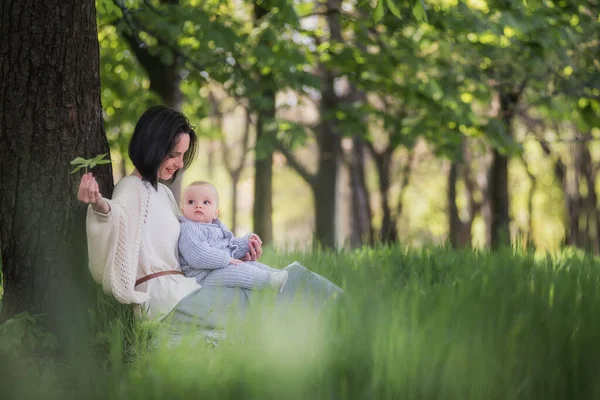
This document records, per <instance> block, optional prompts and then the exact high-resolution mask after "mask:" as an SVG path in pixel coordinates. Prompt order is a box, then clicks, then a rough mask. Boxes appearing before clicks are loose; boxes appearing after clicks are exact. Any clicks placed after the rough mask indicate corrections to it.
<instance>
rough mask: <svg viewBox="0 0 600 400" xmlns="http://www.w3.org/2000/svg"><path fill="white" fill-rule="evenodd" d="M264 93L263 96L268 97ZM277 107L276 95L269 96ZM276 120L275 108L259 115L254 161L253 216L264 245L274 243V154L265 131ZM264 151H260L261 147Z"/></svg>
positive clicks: (255, 229) (256, 229)
mask: <svg viewBox="0 0 600 400" xmlns="http://www.w3.org/2000/svg"><path fill="white" fill-rule="evenodd" d="M267 95H268V94H267V93H263V96H267ZM269 97H270V98H271V100H272V101H273V107H275V93H271V95H270V96H269ZM274 118H275V108H272V109H270V110H263V111H262V112H258V113H257V118H256V146H257V152H256V153H257V154H256V156H255V160H254V205H253V209H252V216H253V219H254V232H255V233H256V234H258V235H259V236H260V237H261V239H262V241H263V244H268V243H270V242H272V241H273V152H272V150H265V148H266V147H267V146H266V145H265V143H264V142H265V141H268V136H269V133H267V132H266V131H265V122H268V121H271V120H273V119H274ZM265 120H266V121H265ZM261 146H262V147H263V149H262V150H261V149H259V147H261Z"/></svg>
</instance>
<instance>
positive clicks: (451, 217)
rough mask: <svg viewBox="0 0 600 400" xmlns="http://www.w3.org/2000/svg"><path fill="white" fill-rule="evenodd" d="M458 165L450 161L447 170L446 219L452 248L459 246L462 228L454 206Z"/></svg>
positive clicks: (456, 208)
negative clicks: (448, 224) (448, 169)
mask: <svg viewBox="0 0 600 400" xmlns="http://www.w3.org/2000/svg"><path fill="white" fill-rule="evenodd" d="M458 166H459V163H458V162H457V161H452V162H451V164H450V171H449V172H448V189H447V194H448V221H449V223H450V226H449V227H448V236H449V239H450V244H451V245H452V248H453V249H457V248H459V247H460V236H461V235H460V234H461V229H462V222H461V220H460V217H459V215H458V207H457V206H456V182H457V180H458Z"/></svg>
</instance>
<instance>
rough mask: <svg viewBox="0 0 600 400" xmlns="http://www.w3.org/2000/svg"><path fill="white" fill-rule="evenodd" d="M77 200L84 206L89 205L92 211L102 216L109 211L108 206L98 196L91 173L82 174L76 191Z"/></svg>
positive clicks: (97, 189) (96, 183)
mask: <svg viewBox="0 0 600 400" xmlns="http://www.w3.org/2000/svg"><path fill="white" fill-rule="evenodd" d="M77 200H79V201H82V202H84V203H85V204H91V205H92V208H93V209H94V211H97V212H99V213H102V214H107V213H108V212H109V211H110V205H109V204H108V202H107V201H106V200H105V199H104V197H102V195H101V194H100V189H99V188H98V182H96V178H94V176H93V175H92V173H91V172H88V173H87V174H84V175H83V176H82V177H81V181H80V182H79V190H78V191H77Z"/></svg>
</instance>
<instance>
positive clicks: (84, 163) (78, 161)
mask: <svg viewBox="0 0 600 400" xmlns="http://www.w3.org/2000/svg"><path fill="white" fill-rule="evenodd" d="M107 155H108V153H104V154H98V155H97V156H96V157H94V158H90V159H87V160H86V159H85V158H83V157H77V158H75V159H73V160H71V165H76V166H77V167H75V169H73V171H71V173H72V174H74V173H75V172H77V171H79V170H80V169H81V168H85V173H86V174H87V172H88V168H89V169H92V168H94V167H95V166H96V165H103V164H110V160H105V159H104V157H106V156H107Z"/></svg>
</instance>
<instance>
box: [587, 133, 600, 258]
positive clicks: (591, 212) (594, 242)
mask: <svg viewBox="0 0 600 400" xmlns="http://www.w3.org/2000/svg"><path fill="white" fill-rule="evenodd" d="M588 137H589V135H588ZM583 167H584V169H583V171H584V176H585V181H586V184H587V191H588V196H587V199H588V200H587V207H586V208H587V212H588V227H589V229H588V235H587V236H588V242H589V243H590V247H591V249H592V251H593V252H594V253H595V254H598V253H600V212H599V211H598V194H597V192H596V180H597V170H596V169H595V168H594V165H593V163H592V156H591V154H590V149H589V147H588V146H586V147H585V149H584V153H583Z"/></svg>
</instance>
